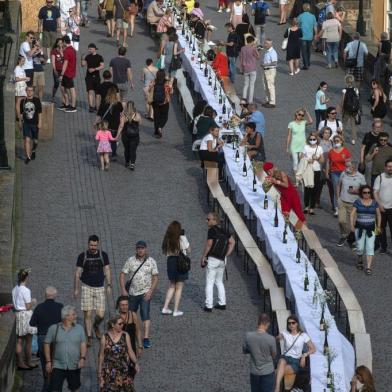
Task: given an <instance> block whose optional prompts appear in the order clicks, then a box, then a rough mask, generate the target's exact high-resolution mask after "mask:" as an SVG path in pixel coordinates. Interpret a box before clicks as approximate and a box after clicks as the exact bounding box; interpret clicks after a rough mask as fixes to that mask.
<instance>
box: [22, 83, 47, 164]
mask: <svg viewBox="0 0 392 392" xmlns="http://www.w3.org/2000/svg"><path fill="white" fill-rule="evenodd" d="M26 95H27V96H26V98H23V99H22V100H21V101H20V108H19V109H20V110H19V113H20V114H19V127H20V129H22V130H23V139H24V149H25V153H26V159H25V161H24V162H25V164H28V163H29V162H30V161H31V160H32V159H35V154H36V149H37V146H38V132H39V129H40V128H41V116H42V105H41V100H40V99H39V98H37V97H34V87H30V86H29V87H27V88H26ZM31 142H33V145H31Z"/></svg>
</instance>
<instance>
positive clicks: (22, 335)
mask: <svg viewBox="0 0 392 392" xmlns="http://www.w3.org/2000/svg"><path fill="white" fill-rule="evenodd" d="M29 272H30V271H29V270H27V269H21V270H19V272H18V278H17V279H18V280H17V284H16V286H15V287H14V288H13V289H12V303H13V305H14V310H15V312H16V313H15V319H16V337H17V338H16V359H17V366H18V370H31V369H34V368H36V367H38V365H32V364H31V343H32V340H33V335H35V334H36V333H37V329H36V328H35V327H30V319H31V316H32V314H33V311H32V308H33V306H34V305H35V304H36V303H37V300H36V299H35V298H31V290H30V289H29V288H27V280H28V277H29ZM23 351H24V352H23Z"/></svg>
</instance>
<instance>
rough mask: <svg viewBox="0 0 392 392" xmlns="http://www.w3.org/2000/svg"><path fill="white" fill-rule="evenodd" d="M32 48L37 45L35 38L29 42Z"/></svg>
mask: <svg viewBox="0 0 392 392" xmlns="http://www.w3.org/2000/svg"><path fill="white" fill-rule="evenodd" d="M31 43H32V45H33V46H35V45H37V40H36V38H34V39H33V41H32V42H31Z"/></svg>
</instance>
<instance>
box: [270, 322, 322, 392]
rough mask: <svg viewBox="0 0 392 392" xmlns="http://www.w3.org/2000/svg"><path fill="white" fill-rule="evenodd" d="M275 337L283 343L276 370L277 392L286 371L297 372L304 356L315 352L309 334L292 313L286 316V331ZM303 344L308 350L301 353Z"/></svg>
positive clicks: (302, 363)
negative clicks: (282, 350)
mask: <svg viewBox="0 0 392 392" xmlns="http://www.w3.org/2000/svg"><path fill="white" fill-rule="evenodd" d="M276 339H277V340H283V343H284V352H283V354H282V355H281V356H280V359H279V362H278V366H277V371H276V382H275V392H279V391H280V383H281V382H282V379H283V377H284V375H285V373H286V371H288V372H289V373H295V374H297V373H298V371H299V368H300V367H305V363H306V362H305V361H306V357H309V356H310V355H312V354H314V353H315V352H316V347H315V345H314V344H313V342H312V341H311V340H310V337H309V335H308V334H307V333H306V332H304V331H303V329H302V328H301V326H300V325H299V321H298V317H297V316H295V315H294V314H292V315H290V316H289V317H288V318H287V326H286V331H283V332H282V333H281V334H279V335H278V336H277V337H276ZM305 344H306V346H307V347H308V351H307V352H306V353H303V352H302V351H303V348H304V345H305Z"/></svg>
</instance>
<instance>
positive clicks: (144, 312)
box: [128, 294, 151, 321]
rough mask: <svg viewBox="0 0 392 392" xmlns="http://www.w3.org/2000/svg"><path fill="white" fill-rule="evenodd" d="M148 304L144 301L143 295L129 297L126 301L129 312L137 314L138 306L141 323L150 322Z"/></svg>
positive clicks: (148, 302)
mask: <svg viewBox="0 0 392 392" xmlns="http://www.w3.org/2000/svg"><path fill="white" fill-rule="evenodd" d="M150 302H151V300H148V301H146V300H145V299H144V294H141V295H130V296H129V299H128V303H129V310H130V311H132V312H135V313H137V311H138V309H139V306H140V318H141V319H142V321H147V320H150Z"/></svg>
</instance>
